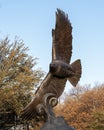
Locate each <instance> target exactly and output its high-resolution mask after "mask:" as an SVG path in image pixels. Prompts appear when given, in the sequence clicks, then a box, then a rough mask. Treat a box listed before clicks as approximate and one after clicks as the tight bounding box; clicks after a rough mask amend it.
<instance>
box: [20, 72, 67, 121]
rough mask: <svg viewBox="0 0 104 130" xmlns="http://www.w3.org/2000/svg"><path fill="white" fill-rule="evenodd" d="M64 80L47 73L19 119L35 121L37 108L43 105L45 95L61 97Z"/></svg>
mask: <svg viewBox="0 0 104 130" xmlns="http://www.w3.org/2000/svg"><path fill="white" fill-rule="evenodd" d="M66 80H67V79H66V78H64V79H59V78H56V77H54V76H52V74H51V73H48V74H47V76H46V77H45V79H44V80H43V82H42V83H41V85H40V87H39V89H38V90H37V91H36V93H35V97H34V99H33V100H32V101H31V102H30V103H29V104H28V105H27V106H26V107H25V109H24V110H23V111H22V112H21V118H22V119H23V120H31V119H32V118H34V119H37V117H38V113H37V111H36V110H37V106H38V105H39V104H43V97H44V95H45V94H47V93H53V94H55V95H56V97H57V98H58V97H59V96H61V94H62V92H63V90H64V87H65V83H66Z"/></svg>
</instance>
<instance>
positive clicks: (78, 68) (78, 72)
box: [68, 59, 82, 87]
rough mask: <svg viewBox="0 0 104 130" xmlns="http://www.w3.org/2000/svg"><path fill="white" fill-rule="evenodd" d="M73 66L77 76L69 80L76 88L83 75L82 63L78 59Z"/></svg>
mask: <svg viewBox="0 0 104 130" xmlns="http://www.w3.org/2000/svg"><path fill="white" fill-rule="evenodd" d="M71 66H72V69H73V70H75V74H74V75H73V76H71V77H70V78H68V80H69V81H70V83H71V84H72V85H73V86H74V87H76V85H77V83H78V81H79V80H80V77H81V73H82V67H81V61H80V60H79V59H78V60H76V61H75V62H73V63H72V64H71Z"/></svg>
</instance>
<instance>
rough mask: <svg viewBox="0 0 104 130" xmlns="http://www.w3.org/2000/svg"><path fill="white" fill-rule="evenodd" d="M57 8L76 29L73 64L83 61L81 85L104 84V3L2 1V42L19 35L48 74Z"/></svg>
mask: <svg viewBox="0 0 104 130" xmlns="http://www.w3.org/2000/svg"><path fill="white" fill-rule="evenodd" d="M57 8H59V9H61V10H63V11H64V12H65V13H67V14H68V18H69V19H70V21H71V24H72V27H73V30H72V31H73V32H72V34H73V41H72V45H73V50H72V51H73V54H72V58H71V62H73V61H75V60H76V59H81V63H82V77H81V79H80V81H79V84H81V85H84V84H91V85H94V84H96V83H104V78H103V77H104V76H103V74H104V0H43V1H42V0H0V39H3V38H5V37H6V36H8V37H9V39H10V40H13V39H14V38H15V36H18V37H19V38H20V39H22V40H23V41H24V43H25V46H26V47H28V48H29V49H30V50H29V52H28V53H29V54H30V55H31V56H32V57H33V58H36V57H37V58H39V59H38V64H37V66H38V67H39V68H42V70H43V71H45V72H46V73H47V72H48V70H49V63H50V62H51V52H52V51H51V49H52V36H51V30H52V28H54V27H55V12H56V10H57Z"/></svg>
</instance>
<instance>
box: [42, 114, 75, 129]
mask: <svg viewBox="0 0 104 130" xmlns="http://www.w3.org/2000/svg"><path fill="white" fill-rule="evenodd" d="M40 130H75V129H74V128H72V127H70V126H68V124H67V123H66V121H65V120H64V118H63V117H62V116H59V117H54V118H51V119H50V120H48V121H47V122H46V123H45V124H44V126H43V127H42V128H41V129H40Z"/></svg>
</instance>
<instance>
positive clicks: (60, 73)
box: [21, 9, 82, 120]
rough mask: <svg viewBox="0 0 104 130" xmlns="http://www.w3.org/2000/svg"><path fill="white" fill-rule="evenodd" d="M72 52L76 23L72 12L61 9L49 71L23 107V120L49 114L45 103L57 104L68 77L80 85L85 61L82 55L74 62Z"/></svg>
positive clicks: (58, 15)
mask: <svg viewBox="0 0 104 130" xmlns="http://www.w3.org/2000/svg"><path fill="white" fill-rule="evenodd" d="M71 56H72V26H71V23H70V20H69V19H68V15H67V14H65V12H64V11H62V10H60V9H57V11H56V24H55V29H52V61H51V63H50V64H49V72H48V73H47V75H46V77H45V78H44V80H43V81H42V83H41V84H40V87H39V88H38V89H37V90H36V92H35V94H34V98H33V100H32V101H31V102H30V103H29V104H28V105H27V106H26V107H25V108H24V109H23V110H22V112H21V118H22V119H23V120H31V119H33V118H34V119H36V118H38V117H39V116H41V115H45V114H46V113H47V110H46V108H45V107H46V105H44V104H47V103H48V104H49V106H51V107H52V108H53V107H54V106H56V105H57V103H58V99H59V97H60V96H61V95H62V93H63V91H64V89H65V84H66V81H67V80H68V81H70V83H71V84H72V85H73V86H74V87H75V86H76V85H77V83H78V81H79V80H80V77H81V73H82V67H81V61H80V59H78V60H76V61H74V62H73V63H70V60H71ZM46 102H47V103H46ZM48 112H49V111H48Z"/></svg>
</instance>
